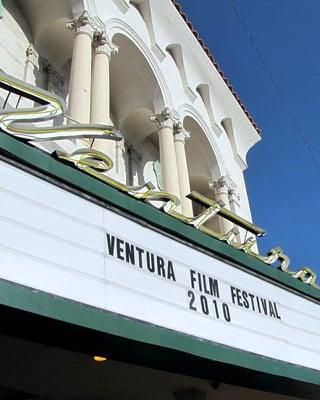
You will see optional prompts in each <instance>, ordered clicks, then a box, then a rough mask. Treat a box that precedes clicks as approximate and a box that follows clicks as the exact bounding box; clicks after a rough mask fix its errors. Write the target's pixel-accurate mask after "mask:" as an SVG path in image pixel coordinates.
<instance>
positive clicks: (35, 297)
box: [0, 280, 320, 385]
mask: <svg viewBox="0 0 320 400" xmlns="http://www.w3.org/2000/svg"><path fill="white" fill-rule="evenodd" d="M0 304H1V305H4V306H8V307H14V308H16V309H19V310H23V311H26V312H31V313H35V314H38V315H41V316H43V317H48V318H52V319H55V320H59V321H63V322H67V323H70V324H73V325H77V326H80V327H83V328H89V329H94V330H96V331H99V332H103V333H107V334H111V335H115V336H120V337H123V338H127V339H130V340H134V341H136V342H143V343H147V344H150V345H156V346H161V347H164V348H167V349H173V350H178V351H182V352H184V353H188V354H191V355H194V356H198V357H201V358H204V359H207V360H210V361H216V362H222V363H227V364H231V365H235V366H239V367H243V368H248V369H251V370H255V371H260V372H263V373H268V374H272V375H276V376H280V377H286V378H290V379H295V380H297V381H302V382H306V383H308V384H315V385H320V372H319V371H317V370H313V369H310V368H305V367H301V366H297V365H294V364H289V363H285V362H283V361H278V360H275V359H271V358H267V357H263V356H259V355H257V354H254V353H249V352H246V351H243V350H238V349H235V348H232V347H228V346H224V345H220V344H217V343H214V342H208V341H204V340H199V339H197V338H195V337H192V336H188V335H184V334H182V333H179V332H175V331H171V330H168V329H165V328H161V327H158V326H155V325H151V324H146V323H143V322H141V321H137V320H133V319H129V318H125V317H121V316H118V315H116V314H113V313H110V312H107V311H104V310H100V309H97V308H94V307H91V306H87V305H84V304H81V303H77V302H73V301H71V300H67V299H65V298H61V297H57V296H54V295H51V294H48V293H45V292H41V291H37V290H35V289H31V288H26V287H24V286H20V285H17V284H14V283H12V282H8V281H4V280H0Z"/></svg>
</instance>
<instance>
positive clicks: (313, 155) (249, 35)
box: [229, 0, 320, 171]
mask: <svg viewBox="0 0 320 400" xmlns="http://www.w3.org/2000/svg"><path fill="white" fill-rule="evenodd" d="M229 3H230V5H231V7H232V9H233V11H234V13H235V15H236V16H237V18H238V20H239V22H240V24H241V26H242V28H243V30H244V31H245V33H246V35H247V36H248V39H249V41H250V43H251V45H252V47H253V48H254V50H255V52H256V53H257V55H258V58H259V60H260V61H261V63H262V65H263V68H264V70H265V71H266V74H267V75H268V77H269V78H270V80H271V82H272V85H273V86H274V88H275V90H276V92H277V94H278V96H279V98H280V100H281V103H282V104H283V106H284V108H285V111H286V112H287V114H288V115H289V118H290V120H291V122H292V124H293V126H294V128H295V130H296V131H297V133H298V135H299V136H300V137H301V139H302V141H303V143H304V146H305V148H306V150H307V152H308V153H309V155H310V157H311V159H312V161H313V163H314V165H315V167H316V168H317V169H318V170H319V171H320V163H319V161H318V160H317V158H316V156H315V154H314V153H313V151H312V149H311V146H310V144H309V141H308V139H307V137H306V135H305V134H304V133H303V131H302V129H301V128H300V127H299V124H298V123H297V120H296V118H295V116H294V114H293V112H292V111H291V108H290V106H289V104H288V102H287V100H286V99H285V97H284V95H283V94H282V92H281V90H280V88H279V85H278V83H277V81H276V79H275V78H274V76H273V74H272V72H271V70H270V68H269V66H268V64H267V63H266V61H265V59H264V57H263V55H262V53H261V51H260V50H259V48H258V46H257V44H256V42H255V40H254V38H253V36H252V35H251V33H250V31H249V29H248V27H247V25H246V24H245V22H244V20H243V18H242V17H241V14H240V12H239V11H238V9H237V7H236V5H235V3H234V1H233V0H229Z"/></svg>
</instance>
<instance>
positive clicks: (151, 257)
mask: <svg viewBox="0 0 320 400" xmlns="http://www.w3.org/2000/svg"><path fill="white" fill-rule="evenodd" d="M146 255H147V268H148V270H149V271H150V272H154V271H155V269H154V254H152V253H151V254H150V253H149V252H148V251H146Z"/></svg>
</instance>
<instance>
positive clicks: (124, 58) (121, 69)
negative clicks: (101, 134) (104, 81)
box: [110, 33, 165, 186]
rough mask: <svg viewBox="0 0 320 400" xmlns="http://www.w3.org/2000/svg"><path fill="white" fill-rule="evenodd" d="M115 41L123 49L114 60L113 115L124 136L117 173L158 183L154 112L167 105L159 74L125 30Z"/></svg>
mask: <svg viewBox="0 0 320 400" xmlns="http://www.w3.org/2000/svg"><path fill="white" fill-rule="evenodd" d="M112 41H113V43H114V44H116V45H117V46H118V48H119V53H118V54H117V55H116V56H114V57H113V58H112V60H111V66H110V88H111V89H110V95H111V96H110V99H111V117H112V119H113V122H114V124H115V125H116V126H117V128H118V129H119V131H120V132H121V134H122V135H123V137H124V141H125V147H124V148H123V147H122V148H121V149H120V146H123V145H121V144H118V145H117V146H118V150H117V153H116V157H117V160H118V161H117V166H116V167H117V168H118V170H117V173H118V175H119V176H125V177H126V183H127V184H133V185H140V184H142V183H144V182H146V181H149V180H151V181H152V182H153V183H154V184H155V185H156V186H158V181H157V175H156V173H155V168H154V167H155V166H154V163H156V162H157V161H159V146H158V136H157V131H156V125H155V124H154V123H152V122H151V120H150V117H151V115H153V114H155V113H157V112H159V111H161V110H162V109H163V108H164V107H165V103H164V99H163V95H162V91H161V88H160V85H159V83H158V81H157V78H156V76H155V74H154V72H153V70H152V68H151V66H150V65H149V63H148V61H147V60H146V58H145V56H144V55H143V54H142V52H141V51H140V50H139V49H138V47H137V46H136V45H135V44H134V43H133V42H132V41H131V40H130V39H129V38H127V37H126V36H124V35H123V34H120V33H117V34H115V35H114V36H113V38H112Z"/></svg>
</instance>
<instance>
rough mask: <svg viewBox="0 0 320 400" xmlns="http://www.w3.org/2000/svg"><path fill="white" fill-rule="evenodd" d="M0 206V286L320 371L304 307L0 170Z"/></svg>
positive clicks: (313, 321)
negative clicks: (6, 284) (42, 294)
mask: <svg viewBox="0 0 320 400" xmlns="http://www.w3.org/2000/svg"><path fill="white" fill-rule="evenodd" d="M0 205H1V207H0V262H1V268H0V278H2V279H6V280H9V281H13V282H16V283H18V284H22V285H26V286H30V287H32V288H35V289H39V290H42V291H45V292H48V293H52V294H55V295H58V296H62V297H65V298H68V299H72V300H75V301H78V302H82V303H85V304H89V305H92V306H95V307H99V308H101V309H105V310H109V311H112V312H116V313H118V314H121V315H124V316H128V317H131V318H135V319H138V320H142V321H145V322H148V323H152V324H156V325H159V326H162V327H165V328H169V329H172V330H175V331H179V332H182V333H185V334H188V335H192V336H195V337H198V338H201V339H205V340H209V341H213V342H216V343H221V344H224V345H228V346H231V347H235V348H239V349H242V350H245V351H248V352H252V353H256V354H259V355H263V356H267V357H271V358H275V359H278V360H282V361H285V362H289V363H294V364H297V365H301V366H305V367H310V368H314V369H320V334H319V332H320V317H319V311H320V306H319V305H318V304H316V303H314V302H312V301H311V300H307V299H305V298H303V297H300V296H298V295H296V294H294V293H293V292H290V291H289V290H286V289H284V288H281V287H280V286H276V285H275V284H271V283H269V282H267V281H265V280H263V279H262V278H259V277H257V276H254V275H253V274H250V273H248V272H244V271H243V270H240V269H238V268H237V267H235V266H232V265H230V264H228V263H227V262H225V261H222V260H219V259H216V258H214V257H211V256H209V255H206V254H204V253H202V252H200V251H198V250H196V249H194V248H192V247H190V246H187V245H185V244H182V243H180V242H177V241H175V240H174V239H171V238H169V237H167V236H165V235H163V234H161V233H158V232H156V231H153V230H151V229H150V228H147V227H144V226H142V225H140V224H138V223H136V222H133V221H132V220H129V219H127V218H124V217H123V216H120V215H118V214H116V213H115V212H111V211H109V210H106V209H104V208H102V207H100V206H98V205H96V204H93V203H90V202H89V201H87V200H84V199H82V198H79V197H77V196H76V195H73V194H71V193H69V192H67V191H65V190H63V189H60V188H58V187H56V186H54V185H52V184H50V183H48V182H45V181H42V180H41V179H39V178H36V177H34V176H32V175H30V174H28V173H26V172H24V171H21V170H19V169H17V168H15V167H13V166H10V165H8V164H6V163H4V162H0ZM270 268H271V267H270Z"/></svg>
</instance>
